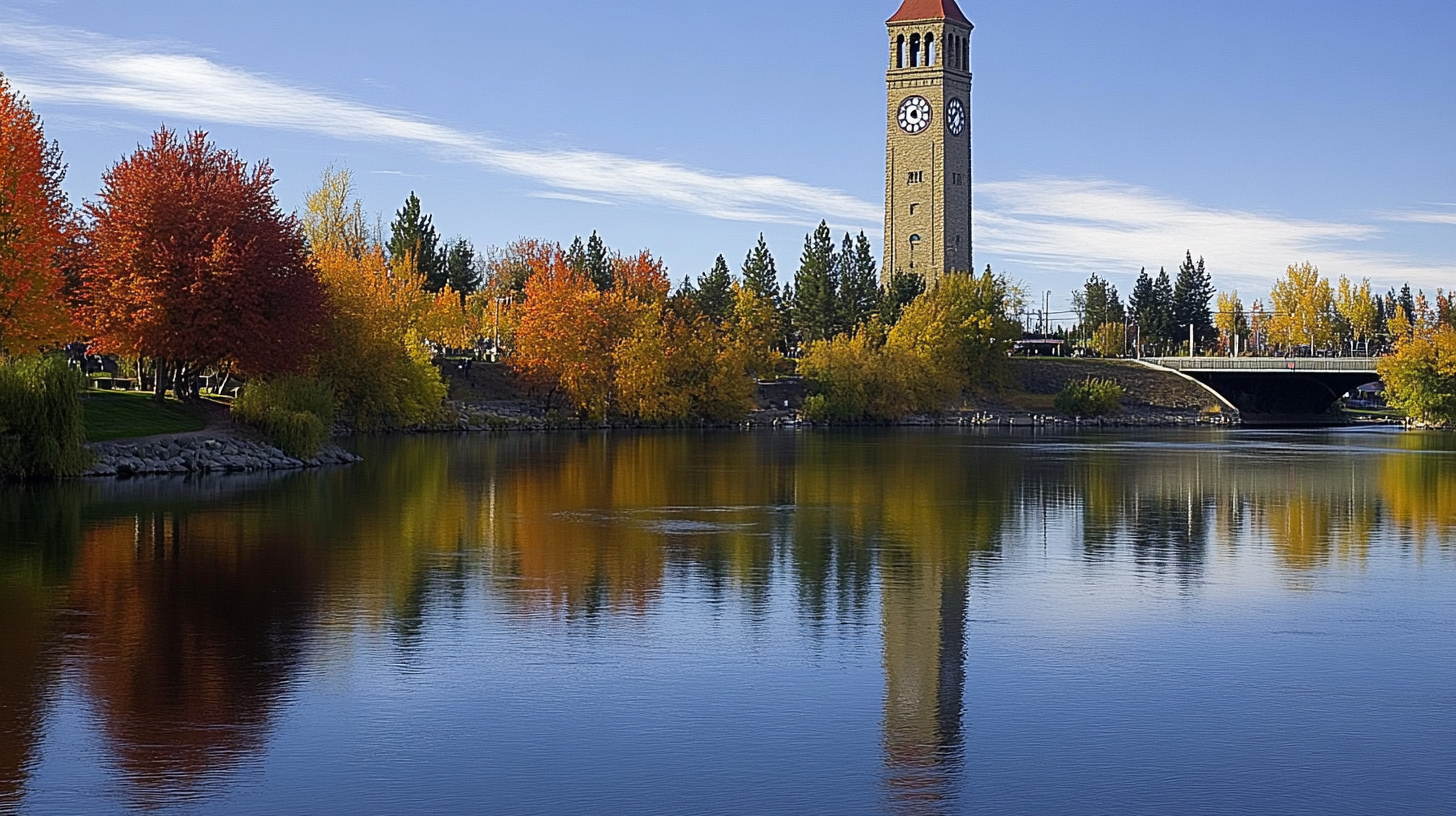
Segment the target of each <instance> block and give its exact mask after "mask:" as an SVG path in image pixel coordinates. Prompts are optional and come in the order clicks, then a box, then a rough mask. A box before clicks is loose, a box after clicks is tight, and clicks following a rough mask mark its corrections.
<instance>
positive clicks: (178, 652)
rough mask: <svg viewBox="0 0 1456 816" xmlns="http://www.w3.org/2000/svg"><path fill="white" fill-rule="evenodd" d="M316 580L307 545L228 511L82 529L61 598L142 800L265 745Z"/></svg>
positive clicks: (105, 719)
mask: <svg viewBox="0 0 1456 816" xmlns="http://www.w3.org/2000/svg"><path fill="white" fill-rule="evenodd" d="M250 528H251V529H250ZM314 578H315V565H314V564H313V563H312V562H311V559H310V558H309V555H308V551H307V548H306V547H304V546H303V542H300V541H297V540H294V539H291V538H289V537H286V536H278V535H277V534H276V533H274V532H270V531H269V530H267V529H264V528H262V527H253V525H250V524H248V523H247V522H246V521H243V522H242V523H239V519H238V518H236V517H234V516H230V515H224V514H218V513H202V514H198V515H191V514H186V515H183V514H172V513H163V512H157V513H151V514H145V515H139V516H135V517H132V518H124V519H118V520H116V521H113V522H109V523H104V524H98V525H95V526H92V527H91V528H90V529H88V530H86V532H85V540H84V542H83V544H82V546H81V551H80V557H79V559H78V564H77V567H76V575H75V578H74V580H73V582H72V585H71V590H70V595H69V598H68V601H67V606H68V608H69V611H70V612H71V615H70V616H69V617H70V619H71V620H73V621H74V635H76V639H75V643H76V644H77V645H76V649H77V655H76V657H77V658H78V659H79V662H80V665H81V668H82V674H83V676H84V677H85V680H86V684H87V687H88V688H89V690H90V692H91V696H92V698H93V699H94V700H95V702H96V707H97V708H98V709H99V710H100V712H101V718H102V724H103V726H104V732H105V733H106V735H107V737H108V738H109V740H110V742H111V744H112V745H111V754H112V757H113V761H114V762H115V763H116V765H117V766H118V767H119V770H120V771H121V772H122V774H123V776H124V778H125V779H126V780H127V781H128V783H129V784H130V786H131V789H132V792H133V795H134V796H135V797H136V798H137V799H138V800H139V801H141V802H143V803H146V804H149V805H155V804H161V803H163V802H164V801H175V799H176V797H177V796H178V795H179V793H181V792H184V791H188V790H192V789H194V788H196V787H198V786H199V785H200V783H202V782H204V781H205V780H206V779H208V778H209V777H210V776H211V775H213V774H215V773H217V772H219V771H222V770H226V769H227V768H229V767H231V766H233V765H234V764H235V763H236V762H238V761H239V760H241V759H242V758H244V757H246V756H247V755H248V754H250V753H253V752H255V751H256V750H258V749H259V748H260V747H261V745H262V741H263V738H264V736H265V734H266V728H267V724H268V719H269V716H270V713H271V712H272V710H273V709H274V707H275V705H276V703H277V700H278V697H279V695H280V693H281V691H282V688H283V685H284V683H285V681H286V680H287V678H288V676H289V675H290V673H291V672H292V670H293V667H294V666H295V664H296V663H297V660H298V657H299V650H300V644H301V642H302V640H303V637H304V630H305V625H306V623H307V620H308V617H309V613H310V611H311V610H310V606H311V602H310V597H309V596H310V595H311V593H310V588H311V587H312V586H313V585H314V584H315V580H314Z"/></svg>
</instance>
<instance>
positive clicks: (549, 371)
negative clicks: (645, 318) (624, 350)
mask: <svg viewBox="0 0 1456 816" xmlns="http://www.w3.org/2000/svg"><path fill="white" fill-rule="evenodd" d="M527 260H528V262H529V263H531V264H532V265H533V266H532V270H531V274H530V276H529V277H528V278H527V280H526V282H525V289H524V298H525V300H524V302H523V303H521V304H518V305H517V307H516V310H515V311H516V315H515V324H516V326H515V329H516V332H515V334H516V349H515V354H514V355H513V356H512V358H511V364H512V367H514V368H515V369H516V370H517V371H518V372H520V373H521V374H523V375H525V376H526V377H527V378H529V379H531V380H533V381H535V382H536V383H538V384H539V385H542V386H544V387H546V388H548V389H550V390H552V391H555V390H560V391H561V392H562V393H564V394H565V395H566V397H567V398H568V399H570V400H571V402H572V403H573V404H574V405H575V406H576V407H577V409H578V410H580V411H581V412H582V413H583V414H584V415H586V416H587V417H590V418H593V419H602V418H604V417H605V416H606V415H607V413H608V411H609V410H611V407H612V396H613V395H612V390H613V386H614V379H615V373H616V372H615V368H616V366H615V363H614V360H613V359H612V352H613V350H614V349H615V348H616V347H617V345H618V344H620V343H621V342H622V340H623V339H624V338H625V337H626V336H628V334H630V332H631V329H632V322H633V320H632V319H633V317H634V316H635V313H636V312H638V311H640V307H641V305H642V304H641V303H640V302H638V301H637V300H636V299H635V298H632V297H630V296H627V295H626V294H625V293H626V292H627V291H629V290H630V289H631V288H633V285H632V284H627V283H625V281H624V282H623V285H622V286H621V288H616V289H611V290H608V291H605V292H603V291H600V290H598V289H597V288H596V286H595V285H594V284H593V283H592V281H591V279H590V278H589V277H588V276H587V275H586V273H585V272H582V271H579V270H577V269H574V268H573V267H572V266H571V265H570V264H568V263H567V262H566V257H565V255H564V253H562V251H561V248H560V247H559V246H557V247H551V248H549V251H547V252H544V253H541V254H540V255H538V256H536V257H532V258H529V259H527ZM637 271H638V272H640V271H641V270H637ZM659 274H661V270H660V267H659ZM639 277H640V275H639ZM666 287H667V276H666V275H665V274H662V289H663V290H664V291H665V290H666Z"/></svg>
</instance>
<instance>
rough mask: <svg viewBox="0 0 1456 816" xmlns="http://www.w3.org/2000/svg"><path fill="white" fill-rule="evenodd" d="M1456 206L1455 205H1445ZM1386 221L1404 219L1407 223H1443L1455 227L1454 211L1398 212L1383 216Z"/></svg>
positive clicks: (1455, 216) (1455, 215)
mask: <svg viewBox="0 0 1456 816" xmlns="http://www.w3.org/2000/svg"><path fill="white" fill-rule="evenodd" d="M1447 206H1456V205H1447ZM1385 220H1386V221H1404V222H1406V223H1408V224H1445V225H1447V226H1452V227H1456V211H1453V212H1400V213H1390V214H1387V215H1386V216H1385Z"/></svg>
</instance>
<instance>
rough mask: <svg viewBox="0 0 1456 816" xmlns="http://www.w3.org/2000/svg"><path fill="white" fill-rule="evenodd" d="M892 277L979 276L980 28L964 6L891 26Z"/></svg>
mask: <svg viewBox="0 0 1456 816" xmlns="http://www.w3.org/2000/svg"><path fill="white" fill-rule="evenodd" d="M888 25H889V29H890V69H889V71H887V72H886V74H885V85H886V88H887V90H888V92H889V94H888V96H889V107H888V118H887V120H886V121H887V127H888V131H889V139H888V141H887V143H886V149H885V263H884V267H883V272H882V274H883V275H884V276H885V277H887V278H888V276H889V275H890V274H891V273H892V272H894V271H896V270H898V271H901V272H917V273H919V274H921V275H924V276H925V278H926V281H927V282H931V281H934V280H935V279H936V278H938V277H939V276H940V275H942V274H944V273H945V272H947V271H951V270H956V271H961V272H970V271H972V269H971V29H972V28H974V26H972V25H971V21H970V20H967V19H966V16H965V15H964V14H962V13H961V10H960V8H959V7H958V6H956V3H955V0H905V1H904V3H903V4H902V5H901V6H900V10H899V11H897V12H895V16H893V17H891V18H890V20H889V23H888Z"/></svg>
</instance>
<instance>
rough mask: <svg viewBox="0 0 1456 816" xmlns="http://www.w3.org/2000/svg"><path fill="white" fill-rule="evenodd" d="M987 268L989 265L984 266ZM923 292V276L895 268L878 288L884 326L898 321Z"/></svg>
mask: <svg viewBox="0 0 1456 816" xmlns="http://www.w3.org/2000/svg"><path fill="white" fill-rule="evenodd" d="M986 268H987V269H988V270H989V269H990V267H989V266H988V267H986ZM924 292H925V277H924V276H923V275H921V274H920V273H919V272H904V271H902V270H899V269H896V270H895V271H894V272H891V273H890V278H889V280H887V281H885V285H884V287H883V288H882V289H881V290H880V319H881V320H883V321H884V322H885V325H886V326H893V325H895V324H896V323H899V322H900V315H901V314H903V313H904V311H905V307H906V306H909V305H910V304H911V303H913V302H914V301H915V298H918V297H920V296H921V295H922V294H924Z"/></svg>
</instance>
